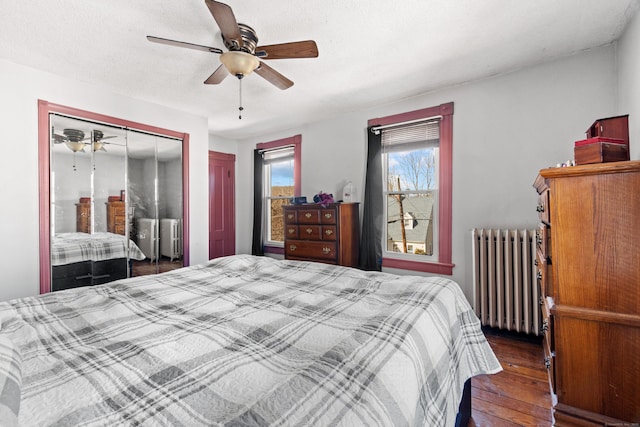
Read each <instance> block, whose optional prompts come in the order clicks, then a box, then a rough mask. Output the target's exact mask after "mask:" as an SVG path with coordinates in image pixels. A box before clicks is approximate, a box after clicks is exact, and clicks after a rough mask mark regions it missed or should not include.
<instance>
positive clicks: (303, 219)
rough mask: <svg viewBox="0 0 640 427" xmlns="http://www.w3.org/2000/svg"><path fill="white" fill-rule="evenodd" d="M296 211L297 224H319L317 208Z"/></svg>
mask: <svg viewBox="0 0 640 427" xmlns="http://www.w3.org/2000/svg"><path fill="white" fill-rule="evenodd" d="M297 213H298V219H297V223H298V224H320V211H319V210H318V209H300V210H299V211H298V212H297Z"/></svg>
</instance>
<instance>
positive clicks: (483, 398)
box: [471, 387, 551, 425]
mask: <svg viewBox="0 0 640 427" xmlns="http://www.w3.org/2000/svg"><path fill="white" fill-rule="evenodd" d="M471 398H472V399H473V400H472V401H473V404H474V406H475V405H476V402H477V403H478V405H477V408H478V409H479V410H481V411H483V412H488V413H490V414H492V415H496V416H497V415H500V414H499V413H498V412H501V409H500V408H503V407H506V408H509V409H511V410H514V411H518V412H521V413H523V414H528V415H531V416H532V417H533V418H536V419H539V420H541V421H543V422H545V425H550V424H551V398H549V401H548V402H545V403H546V404H545V405H543V406H540V405H536V404H533V403H529V402H525V401H523V400H520V399H518V398H517V397H506V396H500V395H499V394H496V393H493V392H488V391H486V390H482V389H479V388H476V387H472V389H471ZM496 408H498V409H496Z"/></svg>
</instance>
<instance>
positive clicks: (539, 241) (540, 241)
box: [536, 230, 542, 246]
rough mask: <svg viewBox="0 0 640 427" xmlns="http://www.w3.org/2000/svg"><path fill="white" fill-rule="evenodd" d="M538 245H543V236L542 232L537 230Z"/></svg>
mask: <svg viewBox="0 0 640 427" xmlns="http://www.w3.org/2000/svg"><path fill="white" fill-rule="evenodd" d="M536 245H538V246H540V245H542V236H540V230H536Z"/></svg>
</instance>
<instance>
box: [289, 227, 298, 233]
mask: <svg viewBox="0 0 640 427" xmlns="http://www.w3.org/2000/svg"><path fill="white" fill-rule="evenodd" d="M288 232H289V234H293V233H295V232H296V229H295V228H290V229H289V230H288Z"/></svg>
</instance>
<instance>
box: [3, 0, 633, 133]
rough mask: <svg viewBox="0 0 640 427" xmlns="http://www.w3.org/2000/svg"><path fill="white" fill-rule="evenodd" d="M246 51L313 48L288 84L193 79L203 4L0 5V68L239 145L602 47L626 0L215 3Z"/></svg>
mask: <svg viewBox="0 0 640 427" xmlns="http://www.w3.org/2000/svg"><path fill="white" fill-rule="evenodd" d="M226 2H227V4H229V5H230V6H231V8H232V9H233V11H234V14H235V17H236V19H237V21H238V22H242V23H245V24H248V25H250V26H252V27H253V28H254V29H255V30H256V32H257V34H258V37H259V39H260V43H259V44H275V43H283V42H288V41H298V40H307V39H313V40H315V41H316V42H317V44H318V50H319V52H320V55H319V57H318V58H314V59H286V60H272V61H269V62H268V65H270V66H271V67H273V68H275V69H276V70H278V71H279V72H281V73H282V74H284V75H285V76H287V77H288V78H290V79H291V80H293V81H294V82H295V85H294V86H293V87H292V88H290V89H288V90H285V91H282V90H280V89H277V88H276V87H274V86H272V85H271V84H270V83H268V82H267V81H266V80H264V79H262V78H261V77H260V76H258V75H255V74H254V75H251V76H248V77H247V78H246V79H244V80H243V104H244V108H245V110H244V113H243V119H242V120H238V110H237V107H238V80H237V79H235V78H231V77H227V79H226V80H224V81H223V82H222V84H220V85H204V84H203V81H204V80H205V79H206V78H207V77H208V76H209V75H210V74H211V73H212V72H213V70H215V68H216V67H217V66H218V65H219V59H218V58H219V56H218V55H216V54H213V53H206V52H199V51H194V50H189V49H181V48H177V47H172V46H165V45H159V44H155V43H150V42H149V41H147V39H146V36H147V35H154V36H157V37H163V38H170V39H176V40H181V41H187V42H191V43H196V44H202V45H207V46H214V47H220V48H224V45H223V43H222V41H221V38H220V32H219V29H218V27H217V25H216V23H215V21H214V20H213V17H212V16H211V15H210V13H209V10H208V9H207V7H206V5H205V3H204V1H203V0H182V1H176V0H153V1H152V0H136V1H130V0H110V1H95V0H61V1H45V0H22V1H15V0H12V1H8V0H0V11H1V13H0V58H4V59H7V60H9V61H12V62H15V63H18V64H23V65H27V66H30V67H33V68H37V69H40V70H44V71H49V72H52V73H55V74H59V75H64V76H68V77H70V78H72V79H76V80H80V81H84V82H88V83H94V84H98V85H101V86H105V87H107V88H109V89H111V90H113V91H115V92H117V93H121V94H125V95H128V96H132V97H135V98H139V99H143V100H147V101H151V102H154V103H158V104H162V105H168V106H171V107H174V108H178V109H181V110H185V111H189V112H191V113H194V114H197V115H200V116H205V117H207V118H208V120H209V130H210V132H211V133H214V134H216V135H220V136H223V137H226V138H232V139H236V138H246V137H250V136H254V135H259V134H262V133H264V132H266V131H274V130H279V129H285V128H289V127H291V126H294V125H296V124H299V123H304V122H309V121H316V120H320V119H324V118H330V117H334V116H338V115H340V114H343V113H345V112H349V111H354V110H359V109H363V108H366V107H368V106H373V105H379V104H384V103H388V102H391V101H394V100H398V99H402V98H408V97H411V96H415V95H418V94H421V93H425V92H428V91H431V90H434V89H437V88H440V87H444V86H449V85H453V84H459V83H463V82H467V81H471V80H476V79H480V78H485V77H488V76H492V75H496V74H501V73H505V72H509V71H512V70H516V69H519V68H522V67H526V66H530V65H533V64H536V63H540V62H544V61H548V60H551V59H554V58H558V57H562V56H567V55H570V54H573V53H576V52H579V51H582V50H585V49H589V48H592V47H596V46H601V45H604V44H608V43H610V42H612V41H614V40H616V39H617V38H618V37H619V36H620V34H621V32H622V30H623V29H624V26H625V25H626V23H627V21H628V20H629V19H630V18H631V17H632V16H633V13H635V11H636V10H637V9H638V6H639V3H640V0H607V1H604V0H535V1H521V0H482V1H480V0H404V1H400V0H398V1H389V0H351V1H348V0H322V1H320V0H305V1H301V2H293V1H291V0H287V1H285V0H269V1H259V0H243V1H241V0H226Z"/></svg>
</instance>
